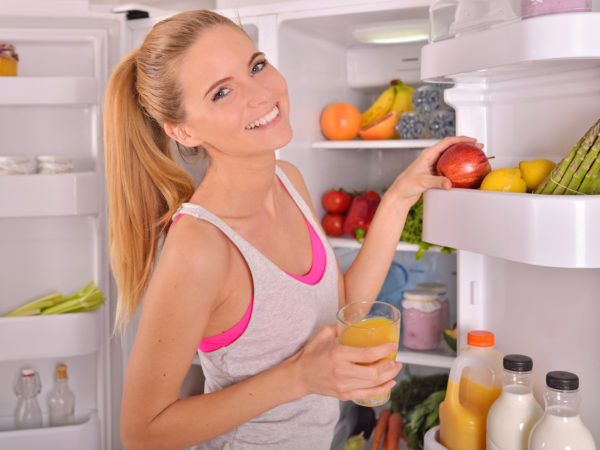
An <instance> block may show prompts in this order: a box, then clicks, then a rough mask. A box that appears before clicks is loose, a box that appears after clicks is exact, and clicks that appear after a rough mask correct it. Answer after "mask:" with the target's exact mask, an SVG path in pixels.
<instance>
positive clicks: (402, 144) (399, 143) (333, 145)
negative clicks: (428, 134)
mask: <svg viewBox="0 0 600 450" xmlns="http://www.w3.org/2000/svg"><path fill="white" fill-rule="evenodd" d="M438 142H439V140H438V139H389V140H381V141H378V140H373V141H364V140H361V139H354V140H351V141H317V142H313V143H312V148H319V149H343V148H347V149H383V148H389V149H403V148H404V149H407V148H427V147H431V146H432V145H435V144H437V143H438Z"/></svg>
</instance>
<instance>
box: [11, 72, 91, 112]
mask: <svg viewBox="0 0 600 450" xmlns="http://www.w3.org/2000/svg"><path fill="white" fill-rule="evenodd" d="M0 89H1V90H2V96H0V106H4V105H77V104H92V103H97V102H98V83H97V81H96V79H95V78H92V77H19V76H16V77H1V78H0Z"/></svg>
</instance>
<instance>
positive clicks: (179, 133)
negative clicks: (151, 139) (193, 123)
mask: <svg viewBox="0 0 600 450" xmlns="http://www.w3.org/2000/svg"><path fill="white" fill-rule="evenodd" d="M163 128H164V130H165V133H167V136H169V137H170V138H171V139H174V140H176V141H177V142H179V143H180V144H181V145H183V146H185V147H197V146H198V145H202V142H200V141H199V139H197V138H195V137H194V136H192V134H190V133H189V132H188V130H187V129H186V128H185V126H183V125H171V124H168V123H165V124H164V126H163Z"/></svg>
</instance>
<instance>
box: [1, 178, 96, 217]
mask: <svg viewBox="0 0 600 450" xmlns="http://www.w3.org/2000/svg"><path fill="white" fill-rule="evenodd" d="M101 193H102V188H101V184H100V180H99V179H98V175H96V174H95V173H93V172H78V173H65V174H31V175H2V176H0V218H10V217H40V216H66V215H86V214H96V213H98V211H99V205H100V201H99V198H100V196H101Z"/></svg>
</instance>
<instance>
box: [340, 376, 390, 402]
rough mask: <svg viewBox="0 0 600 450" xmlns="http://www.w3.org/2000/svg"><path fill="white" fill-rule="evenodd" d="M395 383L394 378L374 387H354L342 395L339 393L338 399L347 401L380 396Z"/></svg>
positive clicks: (385, 393)
mask: <svg viewBox="0 0 600 450" xmlns="http://www.w3.org/2000/svg"><path fill="white" fill-rule="evenodd" d="M395 385H396V382H395V381H394V380H389V381H387V382H385V383H383V384H380V385H378V386H375V387H370V388H363V389H354V390H352V391H348V392H344V393H343V394H342V395H340V400H343V401H348V400H357V399H366V398H377V397H382V396H384V395H387V393H388V392H389V391H390V389H392V388H393V387H394V386H395Z"/></svg>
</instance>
